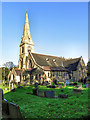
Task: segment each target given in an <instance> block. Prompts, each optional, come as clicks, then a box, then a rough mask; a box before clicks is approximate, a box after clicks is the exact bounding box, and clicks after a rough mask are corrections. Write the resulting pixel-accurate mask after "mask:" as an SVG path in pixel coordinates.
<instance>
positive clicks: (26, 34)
mask: <svg viewBox="0 0 90 120" xmlns="http://www.w3.org/2000/svg"><path fill="white" fill-rule="evenodd" d="M24 40H29V42H30V44H33V41H32V38H31V34H30V27H29V20H28V13H27V11H26V18H25V24H24V30H23V36H22V41H24Z"/></svg>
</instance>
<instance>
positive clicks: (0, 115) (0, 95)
mask: <svg viewBox="0 0 90 120" xmlns="http://www.w3.org/2000/svg"><path fill="white" fill-rule="evenodd" d="M2 100H3V90H2V89H0V118H1V117H2Z"/></svg>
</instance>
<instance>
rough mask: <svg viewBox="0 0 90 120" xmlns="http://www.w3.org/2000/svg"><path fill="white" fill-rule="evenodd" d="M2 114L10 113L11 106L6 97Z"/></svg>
mask: <svg viewBox="0 0 90 120" xmlns="http://www.w3.org/2000/svg"><path fill="white" fill-rule="evenodd" d="M2 115H3V116H5V115H9V106H8V101H7V100H6V99H4V100H3V102H2Z"/></svg>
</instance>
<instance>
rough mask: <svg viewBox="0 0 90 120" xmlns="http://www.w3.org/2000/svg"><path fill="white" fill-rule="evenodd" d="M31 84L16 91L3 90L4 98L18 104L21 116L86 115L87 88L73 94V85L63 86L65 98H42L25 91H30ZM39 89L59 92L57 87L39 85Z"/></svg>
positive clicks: (68, 116) (69, 116) (78, 116)
mask: <svg viewBox="0 0 90 120" xmlns="http://www.w3.org/2000/svg"><path fill="white" fill-rule="evenodd" d="M32 88H33V86H26V87H23V88H21V89H19V88H17V89H16V92H8V91H7V93H6V92H4V98H5V99H7V100H8V101H9V102H13V103H15V104H17V105H19V107H20V110H21V113H22V116H23V118H59V119H65V118H83V117H86V116H88V88H83V91H82V94H74V93H73V92H72V89H73V88H74V87H70V86H69V87H65V88H63V89H64V94H68V96H69V97H68V98H67V99H61V98H57V99H55V98H43V97H38V96H34V95H30V94H26V93H32ZM39 89H41V90H55V95H56V96H57V95H58V93H61V91H60V89H58V88H55V89H53V88H46V86H39Z"/></svg>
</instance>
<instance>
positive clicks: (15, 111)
mask: <svg viewBox="0 0 90 120" xmlns="http://www.w3.org/2000/svg"><path fill="white" fill-rule="evenodd" d="M8 106H9V115H10V118H15V119H16V118H17V119H21V118H22V116H21V112H20V109H19V106H18V105H16V104H13V103H11V102H10V103H8ZM21 120H22V119H21Z"/></svg>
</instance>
